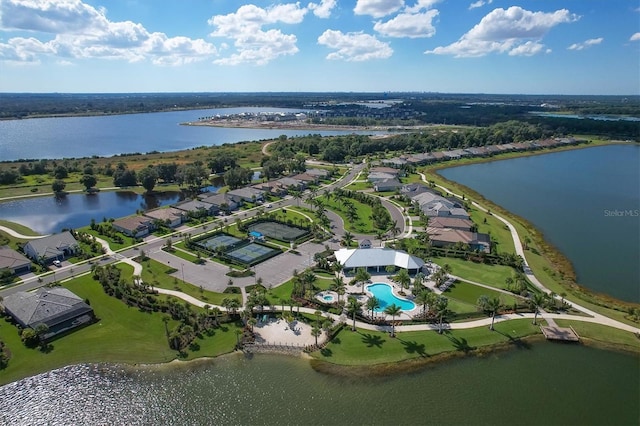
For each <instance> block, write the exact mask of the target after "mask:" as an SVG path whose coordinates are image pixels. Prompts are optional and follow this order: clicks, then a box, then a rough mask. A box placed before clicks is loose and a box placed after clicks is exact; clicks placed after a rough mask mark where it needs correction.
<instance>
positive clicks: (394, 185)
mask: <svg viewBox="0 0 640 426" xmlns="http://www.w3.org/2000/svg"><path fill="white" fill-rule="evenodd" d="M402 186H403V183H402V182H400V181H399V180H398V179H397V178H391V179H384V180H380V181H378V182H376V183H374V184H373V189H375V190H376V191H377V192H382V191H395V190H396V189H399V188H402Z"/></svg>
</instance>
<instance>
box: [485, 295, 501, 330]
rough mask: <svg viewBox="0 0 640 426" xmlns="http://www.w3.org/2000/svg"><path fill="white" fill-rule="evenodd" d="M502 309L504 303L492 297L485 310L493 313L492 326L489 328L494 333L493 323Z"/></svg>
mask: <svg viewBox="0 0 640 426" xmlns="http://www.w3.org/2000/svg"><path fill="white" fill-rule="evenodd" d="M500 308H502V302H500V299H499V298H498V297H492V298H491V299H489V300H488V301H487V303H486V305H485V309H486V310H487V311H489V312H490V313H491V326H490V327H489V330H492V331H493V322H494V321H495V319H496V314H497V313H498V311H499V310H500Z"/></svg>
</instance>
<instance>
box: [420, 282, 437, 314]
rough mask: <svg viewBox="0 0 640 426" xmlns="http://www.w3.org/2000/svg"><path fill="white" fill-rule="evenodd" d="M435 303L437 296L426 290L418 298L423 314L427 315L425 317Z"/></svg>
mask: <svg viewBox="0 0 640 426" xmlns="http://www.w3.org/2000/svg"><path fill="white" fill-rule="evenodd" d="M435 301H436V294H435V293H434V292H432V291H430V290H428V289H426V288H425V289H424V290H422V291H421V292H420V293H418V295H417V296H416V302H418V303H419V304H421V305H422V313H423V314H425V316H426V314H427V312H428V311H429V309H430V307H431V305H433V304H434V302H435Z"/></svg>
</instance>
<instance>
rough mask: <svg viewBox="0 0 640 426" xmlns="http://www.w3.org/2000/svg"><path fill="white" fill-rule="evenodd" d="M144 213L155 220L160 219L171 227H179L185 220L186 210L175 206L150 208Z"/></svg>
mask: <svg viewBox="0 0 640 426" xmlns="http://www.w3.org/2000/svg"><path fill="white" fill-rule="evenodd" d="M143 215H144V216H146V217H148V218H151V219H153V220H159V221H161V222H163V223H164V224H166V225H167V226H168V227H169V228H177V227H178V226H180V225H182V222H184V220H185V212H184V211H183V210H180V209H176V208H175V207H168V208H163V209H155V210H149V211H146V212H144V213H143Z"/></svg>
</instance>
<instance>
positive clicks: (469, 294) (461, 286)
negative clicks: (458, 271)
mask: <svg viewBox="0 0 640 426" xmlns="http://www.w3.org/2000/svg"><path fill="white" fill-rule="evenodd" d="M443 295H444V296H446V297H450V298H452V299H457V300H459V301H461V302H464V303H468V304H470V305H472V306H474V307H475V306H476V302H477V301H478V298H479V297H480V296H482V295H485V296H487V297H489V298H493V297H498V298H499V299H500V300H501V301H502V304H503V305H505V306H508V307H511V306H513V304H514V303H515V302H516V298H515V297H513V296H510V295H508V294H505V293H500V292H498V291H495V290H489V289H488V288H484V287H478V286H477V285H473V284H469V283H466V282H460V281H458V282H456V283H455V284H453V285H452V286H451V287H449V288H448V289H447V290H446V291H445V292H444V293H443Z"/></svg>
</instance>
